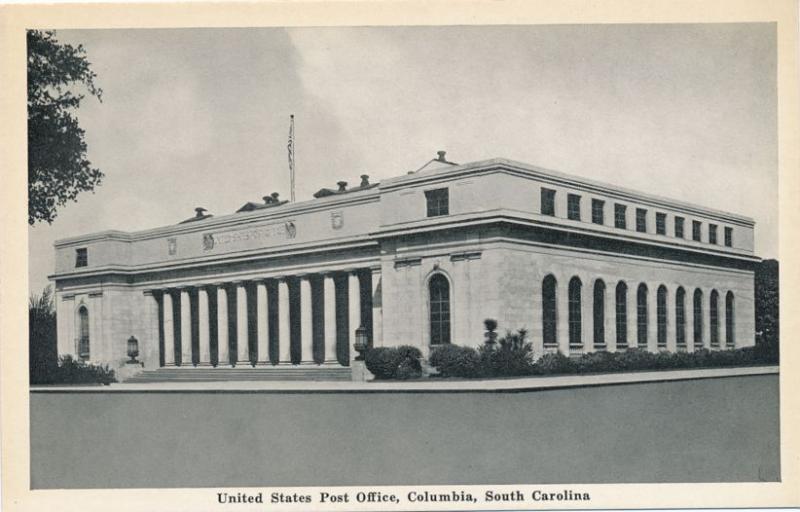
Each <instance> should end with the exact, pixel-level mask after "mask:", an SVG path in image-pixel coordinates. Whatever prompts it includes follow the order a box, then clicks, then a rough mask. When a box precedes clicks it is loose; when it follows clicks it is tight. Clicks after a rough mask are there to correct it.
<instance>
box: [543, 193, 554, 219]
mask: <svg viewBox="0 0 800 512" xmlns="http://www.w3.org/2000/svg"><path fill="white" fill-rule="evenodd" d="M555 214H556V191H555V190H550V189H549V188H543V189H542V215H550V216H551V217H552V216H554V215H555Z"/></svg>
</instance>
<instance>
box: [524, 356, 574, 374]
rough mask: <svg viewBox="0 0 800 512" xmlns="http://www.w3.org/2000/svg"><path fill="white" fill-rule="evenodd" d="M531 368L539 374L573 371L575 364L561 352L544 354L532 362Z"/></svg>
mask: <svg viewBox="0 0 800 512" xmlns="http://www.w3.org/2000/svg"><path fill="white" fill-rule="evenodd" d="M533 370H534V372H535V373H537V374H540V375H550V374H555V373H575V371H576V365H575V362H574V361H572V360H571V359H570V358H569V357H567V356H565V355H564V354H562V353H561V352H556V353H555V354H545V355H543V356H542V357H540V358H539V360H538V361H536V363H535V364H534V367H533Z"/></svg>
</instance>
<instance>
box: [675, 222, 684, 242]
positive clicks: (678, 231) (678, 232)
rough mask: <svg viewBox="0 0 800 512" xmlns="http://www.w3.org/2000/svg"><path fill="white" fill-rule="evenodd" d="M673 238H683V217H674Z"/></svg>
mask: <svg viewBox="0 0 800 512" xmlns="http://www.w3.org/2000/svg"><path fill="white" fill-rule="evenodd" d="M675 238H683V217H675Z"/></svg>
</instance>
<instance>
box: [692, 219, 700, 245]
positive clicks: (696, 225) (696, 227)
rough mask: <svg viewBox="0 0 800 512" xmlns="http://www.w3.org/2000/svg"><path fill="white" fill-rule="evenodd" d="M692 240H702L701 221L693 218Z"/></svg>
mask: <svg viewBox="0 0 800 512" xmlns="http://www.w3.org/2000/svg"><path fill="white" fill-rule="evenodd" d="M692 240H694V241H695V242H699V241H700V221H699V220H693V221H692Z"/></svg>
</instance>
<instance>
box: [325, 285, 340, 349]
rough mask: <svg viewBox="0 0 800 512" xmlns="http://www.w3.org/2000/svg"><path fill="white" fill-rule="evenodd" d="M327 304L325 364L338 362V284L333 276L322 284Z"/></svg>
mask: <svg viewBox="0 0 800 512" xmlns="http://www.w3.org/2000/svg"><path fill="white" fill-rule="evenodd" d="M322 294H323V299H324V302H325V310H324V312H323V316H324V320H325V362H326V363H335V362H337V356H336V282H335V281H334V280H333V276H332V275H330V274H329V275H326V276H325V278H324V281H323V283H322Z"/></svg>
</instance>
